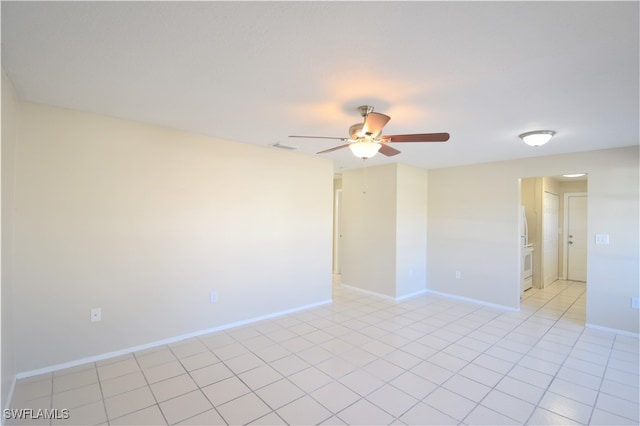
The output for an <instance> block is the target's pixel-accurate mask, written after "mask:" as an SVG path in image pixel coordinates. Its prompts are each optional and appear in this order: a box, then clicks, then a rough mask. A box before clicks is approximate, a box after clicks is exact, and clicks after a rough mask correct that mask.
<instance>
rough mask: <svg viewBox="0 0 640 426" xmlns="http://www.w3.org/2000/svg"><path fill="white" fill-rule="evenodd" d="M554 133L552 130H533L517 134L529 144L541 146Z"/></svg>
mask: <svg viewBox="0 0 640 426" xmlns="http://www.w3.org/2000/svg"><path fill="white" fill-rule="evenodd" d="M555 134H556V132H554V131H553V130H535V131H533V132H526V133H523V134H521V135H519V136H520V139H522V141H523V142H524V143H526V144H527V145H529V146H541V145H544V144H545V143H547V142H549V140H551V138H552V137H553V135H555Z"/></svg>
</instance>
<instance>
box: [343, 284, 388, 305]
mask: <svg viewBox="0 0 640 426" xmlns="http://www.w3.org/2000/svg"><path fill="white" fill-rule="evenodd" d="M340 287H344V288H346V289H349V290H353V291H357V292H358V293H363V294H366V295H368V296H374V297H380V298H382V299H387V300H393V301H395V300H396V299H395V297H392V296H389V295H387V294H382V293H376V292H375V291H370V290H365V289H363V288H360V287H354V286H352V285H349V284H344V283H342V284H340Z"/></svg>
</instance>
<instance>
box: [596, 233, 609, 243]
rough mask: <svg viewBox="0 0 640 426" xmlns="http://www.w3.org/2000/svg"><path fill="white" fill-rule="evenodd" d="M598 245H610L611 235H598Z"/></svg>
mask: <svg viewBox="0 0 640 426" xmlns="http://www.w3.org/2000/svg"><path fill="white" fill-rule="evenodd" d="M596 244H609V234H596Z"/></svg>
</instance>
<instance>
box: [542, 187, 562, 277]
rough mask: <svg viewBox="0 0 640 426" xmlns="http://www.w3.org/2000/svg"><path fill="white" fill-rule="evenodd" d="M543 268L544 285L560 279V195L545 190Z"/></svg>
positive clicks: (543, 203) (543, 202)
mask: <svg viewBox="0 0 640 426" xmlns="http://www.w3.org/2000/svg"><path fill="white" fill-rule="evenodd" d="M542 209H543V211H544V214H543V217H542V232H543V235H542V247H543V248H542V250H543V252H542V268H543V277H544V279H543V285H542V287H543V288H544V287H546V286H547V285H549V284H551V283H553V282H554V281H556V280H557V279H558V256H559V238H558V234H559V232H558V226H559V223H560V222H559V217H560V197H559V196H558V195H557V194H552V193H550V192H545V193H544V196H543V200H542Z"/></svg>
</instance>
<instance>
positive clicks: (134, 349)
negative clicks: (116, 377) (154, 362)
mask: <svg viewBox="0 0 640 426" xmlns="http://www.w3.org/2000/svg"><path fill="white" fill-rule="evenodd" d="M332 302H333V300H332V299H329V300H324V301H322V302H317V303H312V304H309V305H304V306H299V307H296V308H291V309H287V310H284V311H279V312H275V313H272V314H267V315H262V316H259V317H254V318H249V319H246V320H242V321H237V322H233V323H230V324H224V325H221V326H218V327H213V328H208V329H206V330H199V331H194V332H193V333H187V334H183V335H180V336H175V337H170V338H168V339H163V340H158V341H155V342H151V343H146V344H144V345H138V346H133V347H130V348H125V349H121V350H118V351H113V352H107V353H104V354H100V355H95V356H90V357H86V358H81V359H78V360H75V361H69V362H64V363H62V364H56V365H51V366H49V367H44V368H38V369H36V370H30V371H23V372H21V373H18V374H16V377H15V378H14V384H15V381H16V380H17V379H24V378H26V377H33V376H38V375H40V374H46V373H51V372H53V371H58V370H64V369H65V368H71V367H76V366H78V365H82V364H86V363H89V362H97V361H103V360H105V359H109V358H114V357H117V356H121V355H126V354H128V353H131V352H138V351H142V350H145V349H150V348H154V347H156V346H162V345H167V344H169V343H175V342H179V341H181V340H186V339H190V338H192V337H198V336H202V335H205V334H209V333H215V332H217V331H222V330H227V329H230V328H234V327H239V326H241V325H246V324H251V323H254V322H258V321H263V320H266V319H271V318H276V317H280V316H282V315H288V314H292V313H294V312H299V311H304V310H307V309H312V308H316V307H318V306H322V305H327V304H329V303H332ZM12 386H13V385H12ZM12 393H13V387H12V390H11V392H10V394H9V395H10V396H13V395H12ZM10 402H11V399H7V404H10Z"/></svg>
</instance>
